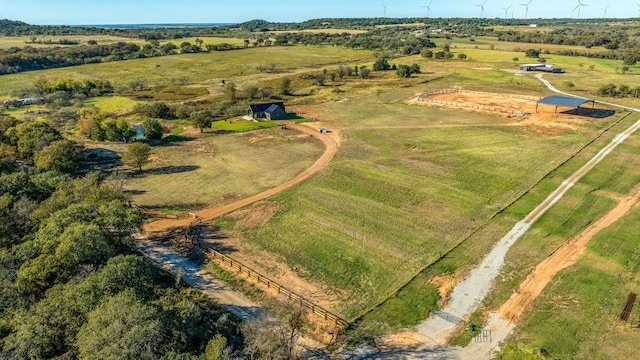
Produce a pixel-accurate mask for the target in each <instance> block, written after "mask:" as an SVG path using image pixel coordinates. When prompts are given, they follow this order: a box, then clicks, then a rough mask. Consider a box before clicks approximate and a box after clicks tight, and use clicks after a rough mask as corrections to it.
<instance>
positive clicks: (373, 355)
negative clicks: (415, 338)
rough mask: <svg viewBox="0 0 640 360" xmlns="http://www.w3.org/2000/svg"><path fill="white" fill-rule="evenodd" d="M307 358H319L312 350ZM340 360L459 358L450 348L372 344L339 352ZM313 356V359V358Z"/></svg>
mask: <svg viewBox="0 0 640 360" xmlns="http://www.w3.org/2000/svg"><path fill="white" fill-rule="evenodd" d="M307 355H309V357H303V358H319V357H318V354H314V351H313V350H309V349H307ZM340 355H341V358H342V359H349V360H356V359H358V360H360V359H440V360H449V359H451V360H453V359H459V357H458V356H457V355H456V354H455V353H454V352H453V351H452V349H451V348H443V347H427V346H424V345H398V346H378V345H377V344H375V343H374V344H372V345H368V346H362V347H358V348H357V349H355V350H350V351H340ZM313 356H315V357H313Z"/></svg>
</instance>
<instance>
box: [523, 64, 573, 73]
mask: <svg viewBox="0 0 640 360" xmlns="http://www.w3.org/2000/svg"><path fill="white" fill-rule="evenodd" d="M518 67H519V69H520V70H521V71H540V72H548V73H554V74H557V73H562V72H563V71H562V69H560V68H557V67H555V66H554V65H553V64H520V65H518Z"/></svg>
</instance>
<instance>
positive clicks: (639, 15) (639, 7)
mask: <svg viewBox="0 0 640 360" xmlns="http://www.w3.org/2000/svg"><path fill="white" fill-rule="evenodd" d="M638 17H640V3H638Z"/></svg>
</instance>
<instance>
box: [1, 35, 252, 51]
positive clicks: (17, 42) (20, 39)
mask: <svg viewBox="0 0 640 360" xmlns="http://www.w3.org/2000/svg"><path fill="white" fill-rule="evenodd" d="M196 39H201V40H202V41H203V44H204V45H207V44H211V45H217V44H222V43H227V44H231V45H243V44H244V40H243V39H236V38H219V37H200V38H195V37H191V38H181V39H175V40H162V41H159V43H160V44H166V43H170V42H171V43H173V44H175V45H177V46H180V44H181V43H183V42H185V41H187V42H190V43H192V44H193V43H195V40H196ZM61 40H62V41H75V42H78V44H77V45H61V44H60V43H59V42H60V41H61ZM89 40H95V41H96V42H97V43H98V44H99V45H110V44H114V43H117V42H127V43H133V44H137V45H139V46H142V45H144V44H145V43H146V41H145V40H141V39H135V38H129V37H120V36H111V35H95V36H93V35H64V36H48V35H44V36H36V43H32V42H31V37H30V36H0V49H8V48H11V47H25V46H31V47H34V48H42V47H55V46H63V47H70V46H78V45H87V42H88V41H89ZM40 42H42V43H40ZM48 42H49V43H48Z"/></svg>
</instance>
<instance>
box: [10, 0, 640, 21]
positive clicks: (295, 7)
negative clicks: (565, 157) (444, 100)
mask: <svg viewBox="0 0 640 360" xmlns="http://www.w3.org/2000/svg"><path fill="white" fill-rule="evenodd" d="M429 1H430V0H323V1H316V0H305V1H303V0H299V1H291V0H235V1H220V0H180V1H177V0H171V1H169V0H28V1H13V0H0V19H5V18H6V19H11V20H20V21H24V22H27V23H30V24H41V25H78V24H149V23H235V22H243V21H247V20H251V19H264V20H269V21H278V22H290V21H296V22H298V21H304V20H308V19H315V18H321V17H379V16H383V14H384V7H383V3H384V5H386V7H387V16H388V17H413V16H420V17H422V16H425V15H426V8H424V7H421V6H425V5H427V4H428V3H429ZM482 2H483V0H461V1H458V0H433V1H431V6H430V9H431V17H479V16H480V7H479V6H476V5H478V4H482ZM526 2H528V0H487V1H486V3H485V5H484V17H504V16H505V10H503V9H504V8H507V7H509V6H512V9H513V10H512V9H510V10H508V11H507V15H508V17H511V16H512V14H513V16H514V17H516V18H523V17H524V11H525V7H524V6H521V5H519V4H520V3H526ZM582 3H583V4H587V6H584V7H582V8H581V10H580V17H581V18H601V17H602V16H603V15H604V9H605V8H607V7H609V8H608V9H607V17H610V18H611V17H618V18H620V17H625V18H628V17H636V16H637V15H638V10H639V9H640V7H639V6H638V5H637V1H636V0H582ZM577 4H578V0H532V2H531V3H530V5H529V15H528V16H527V18H538V17H541V18H553V17H570V15H571V11H572V9H573V8H575V7H576V5H577ZM574 15H575V14H574Z"/></svg>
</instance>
